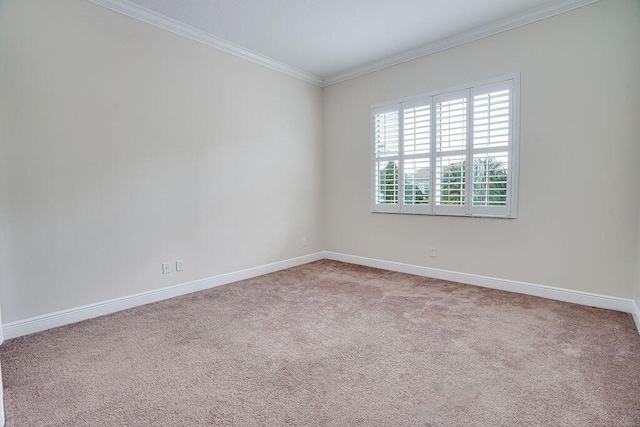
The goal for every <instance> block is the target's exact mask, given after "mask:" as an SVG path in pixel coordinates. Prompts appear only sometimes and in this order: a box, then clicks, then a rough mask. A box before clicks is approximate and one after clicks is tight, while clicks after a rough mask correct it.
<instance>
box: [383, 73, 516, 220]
mask: <svg viewBox="0 0 640 427" xmlns="http://www.w3.org/2000/svg"><path fill="white" fill-rule="evenodd" d="M518 96H519V76H518V75H514V76H511V77H508V78H502V79H496V80H494V81H490V82H483V83H481V84H476V85H470V86H469V87H466V88H464V89H456V90H448V91H442V92H438V93H435V94H429V95H420V96H415V97H411V98H407V99H404V100H399V101H394V102H390V103H386V104H383V105H379V106H374V107H372V156H371V157H372V174H371V180H372V191H371V198H372V200H371V210H372V211H373V212H392V213H408V214H430V215H438V214H440V215H465V216H489V217H504V218H515V217H516V213H517V212H516V208H517V178H518V176H517V171H518V118H519V117H518V105H519V103H518Z"/></svg>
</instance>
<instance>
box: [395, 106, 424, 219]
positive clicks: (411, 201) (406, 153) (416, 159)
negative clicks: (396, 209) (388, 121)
mask: <svg viewBox="0 0 640 427" xmlns="http://www.w3.org/2000/svg"><path fill="white" fill-rule="evenodd" d="M402 119H403V120H402V123H403V132H402V136H403V141H402V142H403V144H402V150H401V159H402V164H401V166H402V167H401V171H402V187H403V192H402V196H403V199H402V206H401V211H402V212H407V213H429V212H430V191H431V167H430V166H431V158H430V156H431V154H430V153H431V97H423V98H418V99H413V100H412V101H411V102H405V103H403V104H402Z"/></svg>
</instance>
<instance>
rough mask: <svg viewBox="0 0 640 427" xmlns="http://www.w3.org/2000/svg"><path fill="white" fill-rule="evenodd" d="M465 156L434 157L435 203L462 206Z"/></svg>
mask: <svg viewBox="0 0 640 427" xmlns="http://www.w3.org/2000/svg"><path fill="white" fill-rule="evenodd" d="M465 157H466V156H444V157H438V158H437V159H436V205H449V206H463V205H464V201H465V167H466V160H465Z"/></svg>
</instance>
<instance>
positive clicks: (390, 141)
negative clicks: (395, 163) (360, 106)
mask: <svg viewBox="0 0 640 427" xmlns="http://www.w3.org/2000/svg"><path fill="white" fill-rule="evenodd" d="M398 121H399V120H398V112H397V111H391V112H389V113H382V114H376V115H375V123H374V132H375V141H376V147H375V150H376V152H375V155H376V157H384V156H397V155H398V141H399V138H398V127H399V122H398Z"/></svg>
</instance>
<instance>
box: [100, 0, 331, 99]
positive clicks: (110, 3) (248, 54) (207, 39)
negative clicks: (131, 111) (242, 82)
mask: <svg viewBox="0 0 640 427" xmlns="http://www.w3.org/2000/svg"><path fill="white" fill-rule="evenodd" d="M89 1H90V2H91V3H95V4H97V5H100V6H103V7H106V8H107V9H111V10H113V11H115V12H119V13H121V14H123V15H127V16H129V17H131V18H135V19H138V20H140V21H142V22H146V23H147V24H151V25H154V26H156V27H159V28H162V29H164V30H168V31H171V32H172V33H175V34H178V35H181V36H184V37H187V38H190V39H191V40H195V41H197V42H200V43H203V44H206V45H207V46H211V47H214V48H216V49H219V50H221V51H223V52H227V53H230V54H232V55H235V56H239V57H240V58H243V59H246V60H248V61H251V62H255V63H256V64H260V65H263V66H265V67H268V68H271V69H273V70H276V71H279V72H281V73H284V74H287V75H289V76H291V77H295V78H297V79H300V80H303V81H305V82H308V83H311V84H314V85H316V86H322V85H323V83H324V81H323V79H322V78H321V77H318V76H316V75H315V74H311V73H308V72H306V71H303V70H301V69H299V68H296V67H292V66H291V65H287V64H284V63H282V62H279V61H276V60H274V59H271V58H268V57H266V56H264V55H261V54H259V53H257V52H253V51H251V50H249V49H245V48H243V47H241V46H238V45H237V44H234V43H231V42H228V41H226V40H224V39H221V38H219V37H216V36H214V35H211V34H209V33H207V32H205V31H202V30H199V29H197V28H194V27H192V26H190V25H187V24H184V23H182V22H179V21H176V20H175V19H172V18H169V17H167V16H164V15H161V14H159V13H157V12H154V11H152V10H149V9H147V8H145V7H142V6H139V5H137V4H133V3H130V2H128V1H126V0H89Z"/></svg>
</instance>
